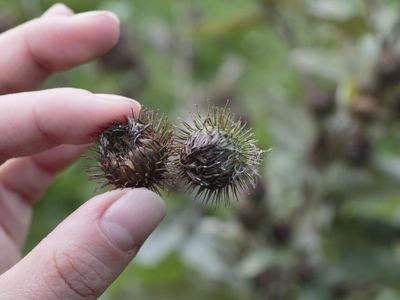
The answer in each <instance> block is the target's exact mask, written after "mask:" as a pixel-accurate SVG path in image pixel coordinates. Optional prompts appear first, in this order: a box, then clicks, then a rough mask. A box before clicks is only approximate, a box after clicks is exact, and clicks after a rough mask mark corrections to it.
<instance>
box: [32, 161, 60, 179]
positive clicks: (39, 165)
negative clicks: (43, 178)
mask: <svg viewBox="0 0 400 300" xmlns="http://www.w3.org/2000/svg"><path fill="white" fill-rule="evenodd" d="M31 161H32V163H33V164H34V165H35V167H36V168H38V169H39V171H40V172H42V173H43V174H44V175H48V176H49V177H53V176H54V175H55V174H56V173H57V171H55V170H53V169H52V168H51V167H47V166H46V165H45V164H43V163H40V162H39V161H38V160H37V159H36V158H35V157H34V156H32V157H31Z"/></svg>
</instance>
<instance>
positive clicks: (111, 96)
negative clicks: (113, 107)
mask: <svg viewBox="0 0 400 300" xmlns="http://www.w3.org/2000/svg"><path fill="white" fill-rule="evenodd" d="M95 95H96V96H97V97H100V98H102V99H104V100H106V101H112V102H115V101H122V102H125V103H129V104H133V105H134V108H132V110H133V112H134V113H135V114H137V113H139V111H140V110H141V108H142V106H141V104H140V103H139V102H138V101H136V100H134V99H132V98H128V97H124V96H120V95H114V94H95Z"/></svg>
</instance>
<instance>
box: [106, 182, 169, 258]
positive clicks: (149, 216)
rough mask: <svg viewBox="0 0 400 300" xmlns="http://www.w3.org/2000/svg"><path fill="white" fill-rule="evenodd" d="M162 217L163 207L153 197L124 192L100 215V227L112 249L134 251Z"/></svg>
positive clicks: (141, 190)
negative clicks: (111, 244) (113, 247)
mask: <svg viewBox="0 0 400 300" xmlns="http://www.w3.org/2000/svg"><path fill="white" fill-rule="evenodd" d="M164 215H165V204H164V202H163V200H162V199H161V198H160V197H159V196H158V195H157V194H155V193H153V192H151V191H149V190H147V189H145V188H138V189H133V190H130V191H128V192H127V193H125V194H123V195H122V196H121V197H120V198H119V199H118V200H116V201H115V202H114V203H113V204H112V205H111V206H110V207H109V208H108V209H107V211H106V212H105V213H104V215H103V217H102V218H101V221H100V227H101V229H102V230H103V232H104V234H105V235H106V236H107V237H108V239H109V240H110V241H111V242H112V243H113V244H114V246H115V247H117V248H119V249H121V250H122V251H125V252H128V251H132V250H136V249H138V248H139V247H140V246H141V245H142V243H143V242H144V241H145V240H146V239H147V237H148V236H149V235H150V234H151V232H152V231H153V230H154V229H155V228H156V227H157V225H158V224H159V223H160V222H161V220H162V219H163V218H164Z"/></svg>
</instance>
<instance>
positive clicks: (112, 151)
mask: <svg viewBox="0 0 400 300" xmlns="http://www.w3.org/2000/svg"><path fill="white" fill-rule="evenodd" d="M182 125H183V127H182V128H180V129H179V131H178V133H177V134H176V135H175V137H174V130H173V129H172V128H173V127H172V125H171V124H170V123H169V122H168V120H167V118H166V117H164V116H163V115H160V114H155V113H154V112H152V111H148V110H142V112H141V113H140V114H139V116H137V117H136V116H130V117H127V119H126V122H117V123H114V124H113V125H111V126H110V127H108V128H106V129H105V130H103V131H102V132H101V134H100V136H99V137H98V140H97V142H96V143H95V149H94V150H95V152H96V157H95V159H94V160H95V161H96V165H94V166H91V167H90V169H89V173H90V175H91V176H90V177H91V179H102V180H103V181H102V182H101V184H100V186H99V188H102V187H105V186H107V185H112V186H113V187H114V188H129V187H130V188H136V187H146V188H149V189H151V190H153V191H156V192H160V190H161V189H165V188H169V187H171V184H175V185H178V187H180V186H182V185H183V186H186V190H187V191H194V192H195V196H196V198H200V199H202V200H203V202H204V203H206V204H207V203H209V202H211V203H214V204H216V205H218V204H220V203H221V202H225V203H226V204H228V203H229V200H230V199H232V198H233V199H237V198H238V193H239V192H242V191H244V192H247V191H248V190H249V189H251V188H254V185H255V181H256V179H257V175H258V173H257V169H258V166H259V164H260V163H261V156H262V153H263V152H264V151H262V150H260V149H258V148H257V146H256V140H255V139H254V133H253V131H252V130H251V129H249V128H246V124H245V123H243V122H241V121H239V120H235V119H234V116H233V115H232V113H231V112H230V110H229V109H227V108H226V107H223V108H220V107H213V106H212V107H210V108H209V110H208V113H207V115H206V116H205V117H202V116H201V115H200V114H199V113H196V114H194V115H193V122H190V123H186V122H184V123H183V124H182ZM174 139H175V141H174ZM172 177H174V180H172Z"/></svg>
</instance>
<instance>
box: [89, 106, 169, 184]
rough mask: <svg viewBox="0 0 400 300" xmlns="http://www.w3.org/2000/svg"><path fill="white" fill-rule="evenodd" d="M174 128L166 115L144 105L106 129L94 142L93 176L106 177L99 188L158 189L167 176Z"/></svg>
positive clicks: (91, 168)
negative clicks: (111, 186) (145, 107)
mask: <svg viewBox="0 0 400 300" xmlns="http://www.w3.org/2000/svg"><path fill="white" fill-rule="evenodd" d="M172 140H173V129H172V125H171V124H170V123H169V121H168V120H167V118H166V117H165V116H163V115H160V114H157V113H154V112H153V111H148V110H146V109H142V111H141V112H140V114H139V115H138V116H137V117H136V116H133V115H132V116H129V117H127V119H126V122H117V123H114V124H113V125H112V126H110V127H108V128H106V129H105V130H103V131H102V132H101V134H100V136H99V138H98V140H97V143H96V144H95V147H96V148H95V149H94V151H95V152H96V157H95V160H96V165H95V166H92V167H89V168H88V171H89V174H91V176H90V178H91V179H103V182H102V183H101V185H100V186H99V188H102V187H105V186H107V185H113V186H114V187H115V188H127V187H146V188H149V189H151V190H153V191H156V192H159V191H160V189H162V188H163V187H164V185H165V184H166V181H167V179H168V172H169V171H168V165H169V156H170V151H171V145H172Z"/></svg>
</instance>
